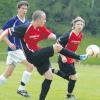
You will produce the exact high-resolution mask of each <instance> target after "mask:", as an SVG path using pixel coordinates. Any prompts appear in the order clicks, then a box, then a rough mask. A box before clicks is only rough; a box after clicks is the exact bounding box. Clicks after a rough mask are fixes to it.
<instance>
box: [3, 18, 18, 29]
mask: <svg viewBox="0 0 100 100" xmlns="http://www.w3.org/2000/svg"><path fill="white" fill-rule="evenodd" d="M15 20H16V17H12V18H11V19H9V20H8V21H7V22H6V23H5V24H4V25H3V27H2V29H3V30H5V29H7V28H10V27H13V24H14V22H15Z"/></svg>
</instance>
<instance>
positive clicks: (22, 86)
mask: <svg viewBox="0 0 100 100" xmlns="http://www.w3.org/2000/svg"><path fill="white" fill-rule="evenodd" d="M30 76H31V73H30V72H28V71H24V72H23V76H22V81H21V84H20V86H19V88H18V90H25V85H26V84H27V83H28V81H29V79H30Z"/></svg>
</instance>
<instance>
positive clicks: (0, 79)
mask: <svg viewBox="0 0 100 100" xmlns="http://www.w3.org/2000/svg"><path fill="white" fill-rule="evenodd" d="M6 80H7V79H6V78H5V77H4V76H3V75H1V76H0V85H3V84H4V83H5V82H6Z"/></svg>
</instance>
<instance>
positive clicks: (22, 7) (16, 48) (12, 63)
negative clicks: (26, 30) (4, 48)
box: [0, 1, 33, 97]
mask: <svg viewBox="0 0 100 100" xmlns="http://www.w3.org/2000/svg"><path fill="white" fill-rule="evenodd" d="M28 5H29V4H28V2H27V1H19V2H18V3H17V11H18V13H17V16H14V17H12V18H11V19H9V20H8V21H7V22H6V23H5V24H4V26H3V28H2V29H3V30H6V29H7V28H10V27H15V26H18V25H21V24H24V23H28V22H29V21H28V19H27V18H26V17H25V16H26V13H27V9H28ZM4 40H5V42H6V43H7V45H8V56H7V65H8V67H7V68H6V70H5V72H4V73H3V74H2V75H0V85H2V84H4V83H5V81H6V80H7V79H8V78H9V77H10V76H11V74H12V72H13V71H14V69H15V67H16V64H17V63H18V62H22V63H23V64H24V65H25V66H26V70H25V71H24V72H23V76H22V81H21V84H20V86H19V88H18V91H17V92H18V93H19V94H21V95H23V96H26V97H28V96H29V95H28V93H27V92H26V90H25V85H26V83H27V82H28V81H29V78H30V76H31V72H32V70H33V65H32V64H30V63H29V62H28V61H27V60H26V57H25V55H24V52H23V50H22V46H21V41H20V39H19V38H18V37H15V36H11V35H8V37H7V38H5V39H4Z"/></svg>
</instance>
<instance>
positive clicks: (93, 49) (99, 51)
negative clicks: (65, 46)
mask: <svg viewBox="0 0 100 100" xmlns="http://www.w3.org/2000/svg"><path fill="white" fill-rule="evenodd" d="M86 54H87V55H88V56H93V57H98V56H99V55H100V48H99V47H98V46H97V45H89V46H88V47H87V48H86Z"/></svg>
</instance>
